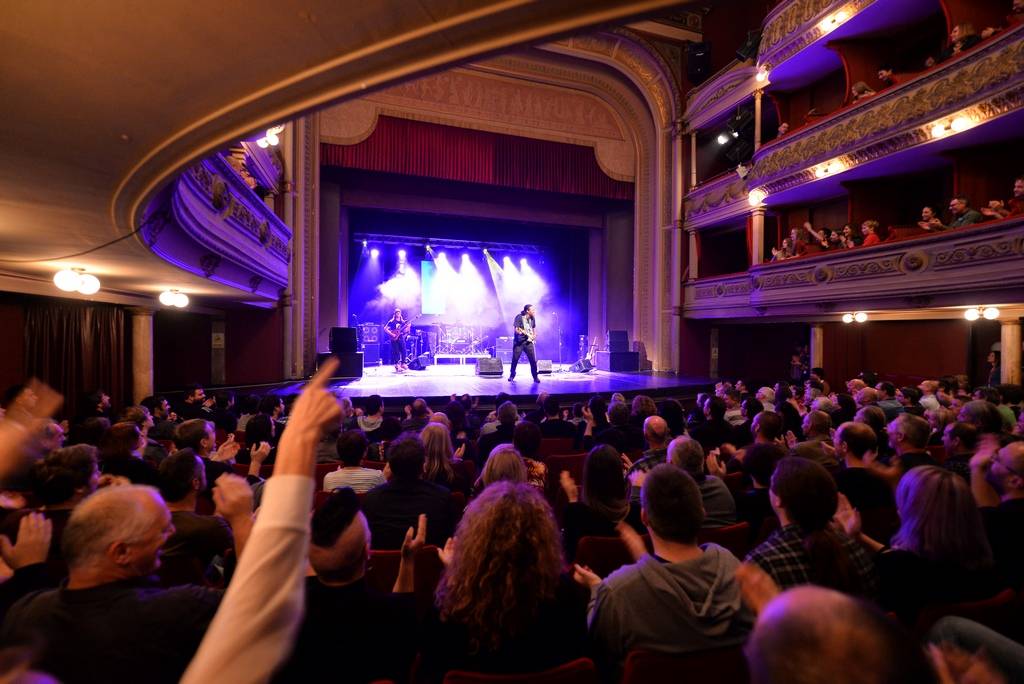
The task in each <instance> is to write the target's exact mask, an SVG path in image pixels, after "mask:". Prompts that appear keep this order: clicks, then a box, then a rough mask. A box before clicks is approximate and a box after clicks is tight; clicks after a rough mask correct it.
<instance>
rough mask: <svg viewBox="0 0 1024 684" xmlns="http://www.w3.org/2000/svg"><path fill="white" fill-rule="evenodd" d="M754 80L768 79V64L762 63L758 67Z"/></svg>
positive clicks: (762, 80)
mask: <svg viewBox="0 0 1024 684" xmlns="http://www.w3.org/2000/svg"><path fill="white" fill-rule="evenodd" d="M754 80H755V81H757V82H758V83H764V82H766V81H767V80H768V65H767V64H762V65H761V66H759V67H758V68H757V74H756V75H755V76H754Z"/></svg>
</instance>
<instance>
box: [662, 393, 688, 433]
mask: <svg viewBox="0 0 1024 684" xmlns="http://www.w3.org/2000/svg"><path fill="white" fill-rule="evenodd" d="M658 415H659V416H661V417H662V419H664V421H665V424H666V425H668V434H669V435H671V436H673V437H682V436H683V435H685V434H686V412H685V411H683V405H682V404H680V403H679V400H678V399H671V398H670V399H662V400H661V403H660V404H658Z"/></svg>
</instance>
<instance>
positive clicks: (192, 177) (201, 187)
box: [140, 143, 292, 303]
mask: <svg viewBox="0 0 1024 684" xmlns="http://www.w3.org/2000/svg"><path fill="white" fill-rule="evenodd" d="M271 149H272V148H271ZM280 178H281V167H280V162H279V161H278V160H277V159H276V158H275V157H274V155H273V154H272V153H268V152H266V151H263V150H262V149H261V148H259V147H258V146H257V145H255V144H250V143H242V144H241V146H240V147H238V148H236V149H235V150H234V152H233V153H221V154H214V155H212V156H210V157H207V158H206V159H203V160H202V161H200V162H197V163H195V164H193V165H192V166H190V167H189V168H188V169H187V170H186V171H185V172H184V173H182V174H181V175H180V176H179V177H178V178H177V179H176V180H175V181H174V182H172V183H170V184H169V185H168V186H167V187H166V188H165V189H164V190H163V191H162V192H161V193H160V194H159V195H157V197H156V198H155V199H154V200H153V202H151V203H150V205H149V207H148V208H147V212H146V214H145V218H144V219H143V221H142V228H141V231H140V235H141V237H142V240H143V242H144V243H145V244H146V246H148V247H149V248H150V249H151V250H152V251H153V252H154V253H156V254H157V255H159V256H160V257H162V258H163V259H165V260H167V261H169V262H171V263H172V264H174V265H176V266H179V267H180V268H183V269H185V270H186V271H189V272H191V273H194V274H196V275H199V276H202V277H204V278H209V279H211V280H214V281H217V282H219V283H222V284H224V285H229V286H231V287H236V288H238V289H240V290H243V291H245V292H249V293H251V294H252V295H253V296H254V297H253V299H254V301H255V302H259V301H260V300H262V301H264V302H268V303H269V302H276V301H277V300H278V298H279V297H280V294H281V292H282V291H283V290H284V289H285V288H286V287H287V284H288V266H289V262H290V261H291V247H290V244H291V238H292V231H291V229H290V228H289V227H288V226H287V225H286V224H285V223H284V222H283V221H282V220H281V219H280V218H279V217H278V216H277V215H276V214H275V213H274V209H273V207H272V206H271V205H272V198H273V194H274V193H275V192H276V191H278V190H279V184H280ZM268 202H269V203H270V204H268Z"/></svg>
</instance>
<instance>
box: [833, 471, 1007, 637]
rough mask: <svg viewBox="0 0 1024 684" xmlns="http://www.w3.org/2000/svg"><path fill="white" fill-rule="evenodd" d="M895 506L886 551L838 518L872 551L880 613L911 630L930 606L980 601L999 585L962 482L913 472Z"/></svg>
mask: <svg viewBox="0 0 1024 684" xmlns="http://www.w3.org/2000/svg"><path fill="white" fill-rule="evenodd" d="M896 509H897V511H898V512H899V516H900V528H899V530H898V531H897V532H896V534H895V535H893V538H892V546H891V548H890V547H887V546H883V545H882V544H881V543H880V542H878V541H876V540H874V539H872V538H870V537H868V536H867V535H866V534H864V533H863V532H861V531H860V529H859V524H860V523H859V520H858V519H857V516H855V515H840V516H839V517H840V518H842V519H843V521H844V526H845V528H846V531H847V532H848V533H849V534H851V535H854V536H857V537H858V538H859V539H860V541H861V543H862V544H863V545H864V547H865V548H867V549H869V550H871V551H874V552H875V558H874V561H875V568H876V570H877V571H878V578H879V593H878V600H879V603H880V604H881V606H882V608H883V610H887V611H892V612H894V613H896V614H897V615H898V616H899V618H900V620H901V621H902V622H903V623H904V624H906V625H913V624H914V622H915V620H916V619H917V616H918V614H919V613H920V611H921V609H922V608H924V607H926V606H928V605H935V604H949V603H962V602H965V601H980V600H982V599H986V598H990V597H992V596H994V595H995V594H997V593H999V591H1001V590H1002V589H1003V588H1005V584H1004V583H1003V582H1002V581H1001V579H1000V578H999V576H998V574H997V573H996V571H995V567H994V565H993V562H992V549H991V547H990V546H989V543H988V539H987V538H986V536H985V528H984V526H983V524H982V519H981V514H980V513H979V512H978V507H977V505H975V503H974V499H973V498H972V497H971V488H970V486H968V484H967V483H966V482H964V479H963V478H962V477H958V476H957V475H955V474H953V473H951V472H949V471H948V470H943V469H942V468H939V467H937V466H921V467H919V468H914V469H912V470H910V471H908V472H907V474H906V475H904V476H903V479H901V480H900V483H899V486H898V487H897V488H896Z"/></svg>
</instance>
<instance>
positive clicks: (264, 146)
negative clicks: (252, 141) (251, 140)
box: [256, 138, 270, 150]
mask: <svg viewBox="0 0 1024 684" xmlns="http://www.w3.org/2000/svg"><path fill="white" fill-rule="evenodd" d="M256 144H257V145H259V146H260V147H261V148H262V149H264V150H265V149H267V148H268V147H270V143H269V142H267V139H266V138H260V139H259V140H257V141H256Z"/></svg>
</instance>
